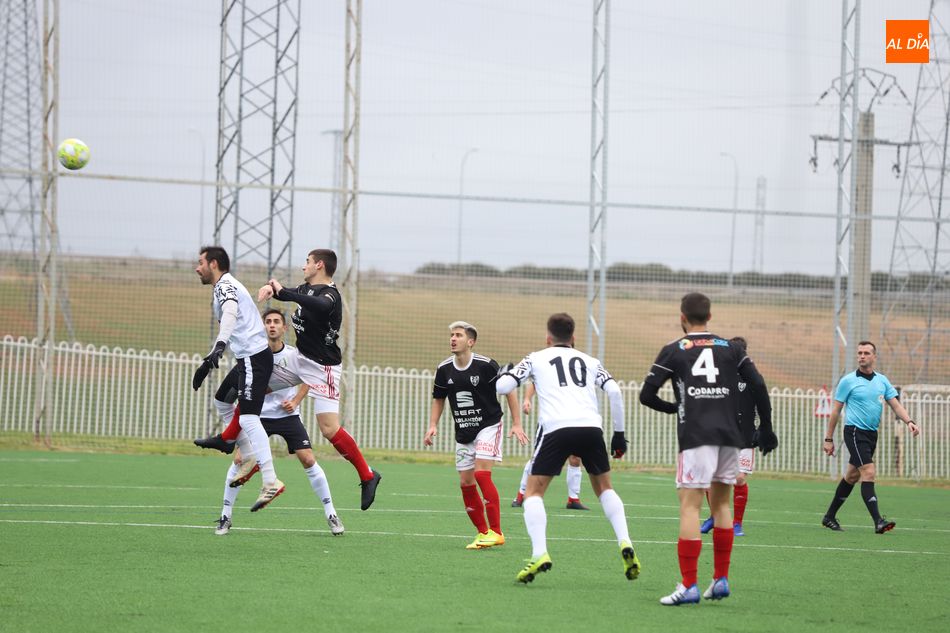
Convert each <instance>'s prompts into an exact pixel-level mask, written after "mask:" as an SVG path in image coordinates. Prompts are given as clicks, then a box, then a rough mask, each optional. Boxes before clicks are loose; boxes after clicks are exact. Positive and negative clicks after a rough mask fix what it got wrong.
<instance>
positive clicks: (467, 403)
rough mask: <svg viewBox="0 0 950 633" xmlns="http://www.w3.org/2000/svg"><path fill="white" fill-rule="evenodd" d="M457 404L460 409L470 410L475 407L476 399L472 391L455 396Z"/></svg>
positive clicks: (460, 392)
mask: <svg viewBox="0 0 950 633" xmlns="http://www.w3.org/2000/svg"><path fill="white" fill-rule="evenodd" d="M455 403H456V405H457V406H458V408H459V409H468V408H471V407H474V406H475V398H474V397H473V396H472V392H471V391H459V392H458V393H457V394H455Z"/></svg>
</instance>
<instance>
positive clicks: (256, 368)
mask: <svg viewBox="0 0 950 633" xmlns="http://www.w3.org/2000/svg"><path fill="white" fill-rule="evenodd" d="M273 370H274V353H273V352H271V351H270V348H267V349H264V350H263V351H260V352H258V353H256V354H254V355H253V356H248V357H247V358H239V359H238V361H237V392H238V406H239V407H241V415H260V414H261V408H262V407H263V406H264V394H265V393H266V392H267V383H268V381H269V380H270V374H271V372H272V371H273Z"/></svg>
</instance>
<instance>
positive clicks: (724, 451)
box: [676, 446, 739, 488]
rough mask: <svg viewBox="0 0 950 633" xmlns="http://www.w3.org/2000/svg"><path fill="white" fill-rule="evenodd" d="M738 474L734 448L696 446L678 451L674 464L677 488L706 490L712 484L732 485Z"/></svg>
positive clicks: (737, 457)
mask: <svg viewBox="0 0 950 633" xmlns="http://www.w3.org/2000/svg"><path fill="white" fill-rule="evenodd" d="M738 473H739V449H738V448H737V447H735V446H697V447H695V448H687V449H686V450H684V451H680V454H679V457H678V458H677V462H676V487H677V488H708V487H709V485H710V484H711V483H713V482H718V483H723V484H729V485H734V484H735V483H736V475H737V474H738Z"/></svg>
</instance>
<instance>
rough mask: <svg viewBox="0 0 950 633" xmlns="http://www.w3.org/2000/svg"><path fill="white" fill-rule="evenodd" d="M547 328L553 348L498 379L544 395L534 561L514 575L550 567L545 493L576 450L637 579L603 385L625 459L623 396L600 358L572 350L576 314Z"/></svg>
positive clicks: (504, 386)
mask: <svg viewBox="0 0 950 633" xmlns="http://www.w3.org/2000/svg"><path fill="white" fill-rule="evenodd" d="M547 330H548V333H547V344H548V347H547V348H545V349H543V350H540V351H537V352H534V353H532V354H529V355H528V356H526V357H525V358H524V359H523V360H522V361H521V362H520V363H518V365H516V366H515V367H513V368H512V367H510V366H508V367H505V368H503V369H502V373H501V375H500V376H499V377H498V380H496V381H495V389H496V391H497V392H498V393H500V394H507V393H509V392H511V391H512V390H514V389H515V388H517V387H518V385H520V384H522V383H523V382H525V381H527V380H533V381H534V386H535V389H536V390H537V393H538V425H539V426H541V428H542V435H541V440H540V441H539V442H538V444H537V446H536V447H535V449H534V457H533V459H534V466H532V469H531V476H530V477H529V478H528V489H527V492H526V495H525V499H524V504H523V507H524V522H525V526H526V527H527V529H528V535H529V536H530V537H531V549H532V553H531V559H530V560H529V561H528V564H527V565H526V566H525V568H524V569H522V570H521V571H520V572H518V575H517V577H516V578H517V580H518V581H520V582H524V583H529V582H531V581H532V580H534V577H535V576H536V575H537V574H538V573H540V572H544V571H548V570H549V569H551V565H552V563H551V557H550V556H549V555H548V550H547V535H546V527H547V516H546V515H545V512H544V500H543V498H544V492H545V491H546V490H547V488H548V485H549V484H550V483H551V478H552V477H554V476H555V475H558V474H560V472H561V467H562V466H563V465H564V460H565V459H567V458H568V456H570V455H577V456H578V457H580V458H581V459H582V460H583V462H584V468H586V469H587V474H588V475H589V477H590V484H591V487H592V488H593V489H594V494H596V495H597V497H598V499H600V503H601V505H602V506H603V508H604V514H606V515H607V519H608V520H609V521H610V525H611V526H612V527H613V529H614V534H615V535H616V536H617V542H618V543H619V545H620V554H621V557H622V558H623V566H624V575H625V576H626V577H627V578H628V579H629V580H635V579H636V578H637V576H639V575H640V560H639V559H638V558H637V554H636V552H635V551H634V549H633V544H632V543H631V542H630V534H629V532H628V531H627V518H626V515H625V513H624V509H623V501H621V500H620V497H619V496H618V495H617V493H616V492H614V490H613V488H612V486H611V484H610V459H609V458H608V456H607V449H606V447H605V446H604V430H603V427H602V424H603V421H602V418H601V415H600V411H599V407H598V402H597V389H598V388H600V389H602V390H604V391H605V392H606V393H607V397H608V399H609V400H610V413H611V416H612V417H613V427H614V434H613V438H612V440H611V442H610V447H611V451H612V454H613V456H614V457H616V458H619V457H622V456H623V454H624V453H625V452H626V448H627V440H626V438H625V437H624V412H623V395H622V394H621V393H620V388H619V387H618V386H617V383H616V382H615V381H614V379H613V378H612V377H611V375H610V374H609V373H608V372H607V370H606V369H605V368H604V366H603V365H602V364H601V362H600V361H599V360H597V359H596V358H593V357H592V356H588V355H587V354H585V353H583V352H580V351H578V350H576V349H574V319H572V318H571V316H570V315H569V314H565V313H563V312H562V313H558V314H553V315H551V317H550V318H548V324H547Z"/></svg>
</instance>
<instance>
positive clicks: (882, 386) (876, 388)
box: [835, 370, 897, 431]
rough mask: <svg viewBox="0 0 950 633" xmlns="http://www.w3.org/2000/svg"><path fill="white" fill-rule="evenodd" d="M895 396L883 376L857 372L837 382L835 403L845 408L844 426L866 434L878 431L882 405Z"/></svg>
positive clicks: (895, 392)
mask: <svg viewBox="0 0 950 633" xmlns="http://www.w3.org/2000/svg"><path fill="white" fill-rule="evenodd" d="M896 397H897V389H895V388H894V385H892V384H891V381H890V380H888V379H887V376H885V375H884V374H878V373H873V374H870V375H868V374H862V373H861V372H860V371H858V370H856V371H854V372H853V373H850V374H847V375H845V376H843V377H842V378H841V380H840V381H839V382H838V388H837V389H835V400H837V401H838V402H842V403H844V405H845V412H844V423H845V424H846V425H850V426H856V427H858V428H859V429H864V430H865V431H877V427H878V426H879V425H880V424H881V412H882V410H883V409H884V402H885V401H886V400H890V399H891V398H896Z"/></svg>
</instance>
